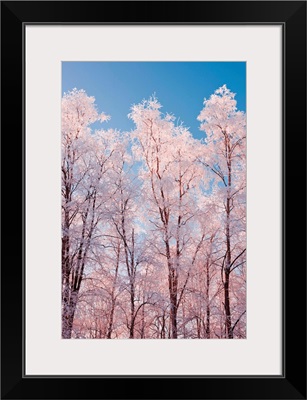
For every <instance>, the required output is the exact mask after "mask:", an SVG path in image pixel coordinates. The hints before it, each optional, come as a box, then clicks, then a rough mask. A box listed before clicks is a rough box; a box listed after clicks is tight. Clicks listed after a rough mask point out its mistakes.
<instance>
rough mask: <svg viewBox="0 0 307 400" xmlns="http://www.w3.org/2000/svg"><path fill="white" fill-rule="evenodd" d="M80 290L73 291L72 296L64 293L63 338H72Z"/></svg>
mask: <svg viewBox="0 0 307 400" xmlns="http://www.w3.org/2000/svg"><path fill="white" fill-rule="evenodd" d="M77 299H78V292H77V291H73V292H72V293H71V294H70V298H68V297H66V296H65V295H64V299H63V313H62V338H63V339H71V333H72V327H73V321H74V316H75V311H76V305H77Z"/></svg>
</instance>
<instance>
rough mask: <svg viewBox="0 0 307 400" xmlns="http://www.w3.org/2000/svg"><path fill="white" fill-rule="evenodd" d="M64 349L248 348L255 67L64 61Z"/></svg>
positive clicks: (227, 64) (62, 160) (242, 64)
mask: <svg viewBox="0 0 307 400" xmlns="http://www.w3.org/2000/svg"><path fill="white" fill-rule="evenodd" d="M61 95H62V99H61V146H62V148H61V177H62V181H61V193H62V200H61V207H62V210H61V218H62V220H61V222H62V237H61V240H62V290H61V295H62V299H61V302H62V303H61V304H62V338H63V339H246V338H247V310H246V297H247V291H246V282H247V278H246V275H247V270H246V268H247V265H246V253H247V249H246V136H247V126H246V63H245V62H235V61H233V62H192V61H191V62H180V61H178V62H177V61H176V62H175V61H174V62H158V61H156V62H150V61H147V62H141V61H138V62H106V61H104V62H97V61H96V62H90V61H89V62H84V61H82V62H81V61H69V62H62V93H61Z"/></svg>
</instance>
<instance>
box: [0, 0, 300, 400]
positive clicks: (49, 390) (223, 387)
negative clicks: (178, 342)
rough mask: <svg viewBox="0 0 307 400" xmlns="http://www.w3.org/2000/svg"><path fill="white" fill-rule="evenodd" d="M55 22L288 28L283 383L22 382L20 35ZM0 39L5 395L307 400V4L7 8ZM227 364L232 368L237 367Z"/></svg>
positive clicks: (9, 4) (174, 379)
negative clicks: (258, 25)
mask: <svg viewBox="0 0 307 400" xmlns="http://www.w3.org/2000/svg"><path fill="white" fill-rule="evenodd" d="M51 23H52V24H60V23H61V24H115V23H116V24H158V25H159V24H174V25H176V24H183V25H184V24H244V25H250V24H280V25H282V27H283V34H284V35H283V36H284V43H283V55H284V65H283V77H284V82H283V106H284V121H283V171H282V175H283V194H282V196H283V284H284V285H283V287H284V290H283V316H284V320H283V322H284V325H283V326H284V330H283V349H282V351H283V374H282V376H209V377H208V376H191V377H181V376H164V377H162V376H150V377H145V376H125V377H119V376H114V377H113V376H112V377H98V376H96V377H73V376H58V377H49V376H41V377H30V376H24V374H23V370H24V368H23V367H24V361H25V360H24V345H23V344H24V334H23V333H24V323H25V321H24V312H23V311H24V310H23V307H24V297H23V296H24V272H25V267H26V266H25V258H24V256H25V240H26V238H25V226H24V222H25V220H24V210H25V175H24V172H25V168H24V167H25V164H24V162H25V160H24V154H25V153H24V146H25V136H24V135H25V132H24V122H25V120H24V107H25V103H24V99H25V97H24V95H25V94H24V79H23V76H24V75H23V74H24V41H23V33H24V28H25V25H27V24H51ZM1 34H2V35H1V56H2V57H1V58H2V61H1V71H2V74H1V85H2V96H1V97H2V104H1V143H2V154H1V155H2V161H1V167H2V173H1V177H2V196H1V198H2V207H1V211H2V213H1V215H2V253H1V258H2V267H1V276H2V279H1V293H2V294H1V311H2V313H1V325H2V328H1V354H2V356H1V397H2V398H3V399H30V398H31V399H99V398H103V399H141V398H144V399H162V398H164V399H176V398H177V399H306V253H305V244H306V235H305V232H306V230H305V228H306V225H305V221H306V218H305V217H306V190H305V189H306V168H305V160H306V2H305V1H212V2H210V1H189V2H187V1H166V2H159V1H146V2H145V1H135V2H130V1H123V2H118V1H87V2H86V1H46V2H43V1H24V2H22V1H2V2H1ZM21 171H22V173H21ZM46 345H47V344H46ZM161 357H163V355H161ZM227 362H229V363H231V360H228V361H227ZM264 362H265V360H264Z"/></svg>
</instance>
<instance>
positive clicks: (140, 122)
mask: <svg viewBox="0 0 307 400" xmlns="http://www.w3.org/2000/svg"><path fill="white" fill-rule="evenodd" d="M160 108H161V104H160V103H159V102H158V100H157V99H156V98H155V97H151V98H150V99H149V100H144V101H143V102H142V103H140V104H137V105H134V106H133V107H132V109H131V113H130V114H129V117H130V118H131V119H132V120H133V121H134V123H135V125H136V129H135V131H134V138H135V139H136V141H135V144H134V147H133V150H134V153H135V155H136V157H137V158H138V159H139V160H141V161H142V162H143V168H142V169H141V171H140V175H139V178H140V179H141V180H142V181H143V192H144V193H146V194H147V199H146V201H147V204H148V208H147V215H148V217H149V221H150V223H151V225H152V227H153V228H154V230H155V237H156V242H155V244H154V245H155V247H156V248H157V249H158V252H159V253H160V255H162V256H163V257H164V260H165V262H166V264H167V273H168V288H169V302H170V307H169V308H170V311H169V312H170V323H171V337H172V338H173V339H176V338H177V336H178V327H177V313H178V308H179V306H180V302H181V300H182V295H183V291H184V290H185V287H186V284H187V280H188V277H189V273H190V272H189V270H190V268H191V265H192V264H193V256H192V257H191V256H190V257H187V256H186V249H187V248H188V246H190V239H191V238H190V236H191V229H190V228H191V225H192V224H193V218H194V216H195V213H196V209H195V208H194V207H193V206H195V207H196V202H195V196H194V195H195V191H196V190H197V184H198V181H199V179H200V170H199V167H198V165H197V163H196V162H195V161H196V154H197V145H196V141H195V140H194V139H193V138H192V136H191V134H190V133H189V132H188V130H187V129H186V128H185V127H184V126H183V125H179V126H175V124H174V117H173V116H172V115H170V114H166V115H163V114H162V112H161V111H160ZM182 276H184V279H183V280H181V279H180V278H181V277H182Z"/></svg>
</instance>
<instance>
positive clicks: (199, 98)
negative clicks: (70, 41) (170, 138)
mask: <svg viewBox="0 0 307 400" xmlns="http://www.w3.org/2000/svg"><path fill="white" fill-rule="evenodd" d="M223 84H226V85H227V87H228V88H229V89H230V90H231V91H232V92H234V93H236V100H237V107H238V109H239V110H242V111H246V64H245V63H244V62H63V63H62V94H63V93H64V92H67V91H69V90H72V89H73V88H75V87H76V88H77V89H84V90H85V91H86V92H87V94H88V95H89V96H94V97H95V98H96V104H97V106H98V110H99V111H100V112H101V111H103V112H105V113H107V114H109V115H111V120H110V121H109V122H107V123H103V124H102V127H104V128H105V129H106V128H116V129H120V130H123V131H129V130H131V129H133V128H134V124H133V122H132V121H131V120H129V119H128V117H127V114H128V113H129V112H130V107H131V105H132V104H134V103H139V102H141V101H142V99H144V98H145V99H148V98H149V97H150V96H151V95H152V94H153V93H155V94H156V97H157V98H158V100H159V102H160V103H161V104H162V106H163V108H162V112H168V113H172V114H174V115H175V117H176V118H177V119H178V118H179V119H180V121H182V122H183V123H184V125H185V126H187V127H189V128H190V132H191V133H192V135H193V136H194V137H195V138H199V139H200V138H202V137H203V135H204V134H203V132H201V131H200V130H199V125H200V123H199V121H197V116H198V115H199V113H200V110H201V109H202V107H203V101H204V98H205V97H206V98H208V97H209V96H210V95H211V94H212V93H213V92H214V90H215V89H217V88H219V87H220V86H222V85H223Z"/></svg>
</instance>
